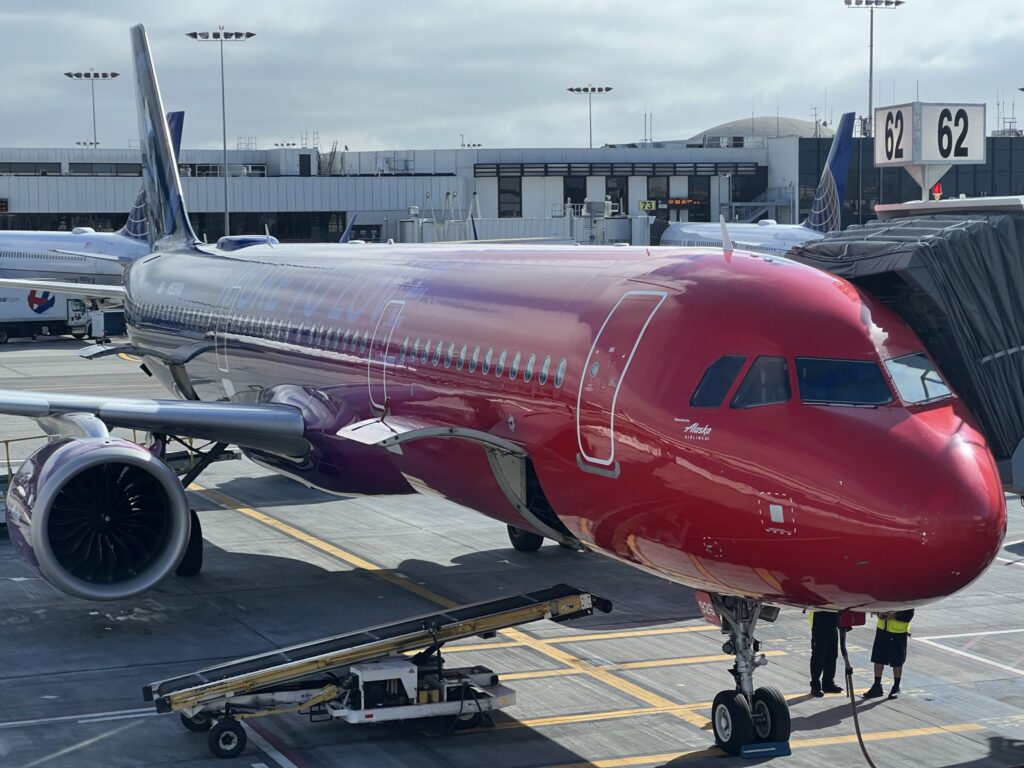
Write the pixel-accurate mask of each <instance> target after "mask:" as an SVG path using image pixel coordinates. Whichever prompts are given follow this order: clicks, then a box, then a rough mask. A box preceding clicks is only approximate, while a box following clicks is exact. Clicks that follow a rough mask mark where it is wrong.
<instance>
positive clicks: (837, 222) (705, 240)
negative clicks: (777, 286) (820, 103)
mask: <svg viewBox="0 0 1024 768" xmlns="http://www.w3.org/2000/svg"><path fill="white" fill-rule="evenodd" d="M852 145H853V112H846V113H844V114H843V116H842V117H841V118H839V127H838V128H837V129H836V135H835V138H834V139H833V140H832V146H831V147H830V148H829V152H828V158H827V160H826V161H825V169H824V170H823V171H822V172H821V179H820V180H819V181H818V187H817V189H816V190H815V193H814V203H813V205H812V206H811V212H810V215H809V216H808V218H807V220H806V221H804V222H803V223H802V224H776V223H775V222H774V221H771V220H770V219H766V220H763V221H759V222H757V223H754V224H745V223H735V222H730V223H729V236H730V237H731V238H732V241H733V245H735V246H736V247H737V248H742V249H745V250H748V251H757V252H758V253H775V254H780V255H781V254H785V253H786V252H787V251H789V250H790V249H791V248H793V247H794V246H797V245H803V244H804V243H808V242H811V241H813V240H820V239H821V238H822V237H824V236H825V234H826V233H827V232H832V231H834V230H838V229H840V228H841V227H842V211H843V200H845V199H846V177H847V174H848V173H849V169H850V148H851V146H852ZM660 244H661V245H671V246H680V245H682V246H708V245H710V246H714V247H722V245H723V243H722V233H721V229H720V228H719V226H718V224H705V223H697V222H684V221H677V222H674V223H672V224H670V225H669V227H668V229H666V230H665V232H664V234H662V236H661V243H660Z"/></svg>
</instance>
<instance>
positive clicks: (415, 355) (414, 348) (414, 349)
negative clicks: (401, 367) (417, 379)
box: [409, 336, 420, 365]
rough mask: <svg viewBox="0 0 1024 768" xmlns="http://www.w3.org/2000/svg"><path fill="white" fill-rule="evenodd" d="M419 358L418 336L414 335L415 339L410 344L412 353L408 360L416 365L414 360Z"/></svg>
mask: <svg viewBox="0 0 1024 768" xmlns="http://www.w3.org/2000/svg"><path fill="white" fill-rule="evenodd" d="M419 358H420V337H419V336H417V337H416V341H414V342H413V345H412V355H410V357H409V362H410V363H412V364H413V365H416V361H417V360H419Z"/></svg>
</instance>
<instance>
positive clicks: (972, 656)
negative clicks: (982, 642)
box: [914, 637, 1024, 677]
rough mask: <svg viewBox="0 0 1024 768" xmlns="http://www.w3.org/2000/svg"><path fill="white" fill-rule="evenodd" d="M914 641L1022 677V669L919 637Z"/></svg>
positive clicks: (1023, 673)
mask: <svg viewBox="0 0 1024 768" xmlns="http://www.w3.org/2000/svg"><path fill="white" fill-rule="evenodd" d="M914 639H915V640H918V641H920V642H922V643H926V644H928V645H930V646H933V647H935V648H938V649H939V650H941V651H948V652H949V653H955V654H956V655H957V656H963V657H964V658H965V659H971V660H972V661H977V662H979V663H980V664H985V665H987V666H989V667H995V668H996V669H1001V670H1003V671H1004V672H1011V673H1012V674H1014V675H1019V676H1020V677H1024V669H1017V667H1011V666H1010V665H1009V664H1000V663H999V662H998V661H992V660H991V659H986V658H985V657H984V656H979V655H977V654H976V653H968V652H967V651H961V650H959V649H957V648H950V647H949V646H948V645H943V644H942V643H936V642H934V641H932V640H925V639H924V638H921V637H917V638H914Z"/></svg>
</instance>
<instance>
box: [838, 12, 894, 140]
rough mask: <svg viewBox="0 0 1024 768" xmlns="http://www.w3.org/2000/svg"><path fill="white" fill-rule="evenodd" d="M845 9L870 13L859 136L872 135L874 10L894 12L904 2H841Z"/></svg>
mask: <svg viewBox="0 0 1024 768" xmlns="http://www.w3.org/2000/svg"><path fill="white" fill-rule="evenodd" d="M843 2H844V3H845V4H846V7H847V8H866V9H868V10H869V11H870V12H871V21H870V25H869V27H868V114H867V117H866V118H865V119H864V122H863V123H862V124H861V129H860V132H861V136H871V135H872V134H873V133H874V119H875V116H874V95H875V9H876V8H878V9H879V10H887V9H888V10H895V9H896V8H899V7H900V6H901V5H903V4H904V3H905V2H906V0H843Z"/></svg>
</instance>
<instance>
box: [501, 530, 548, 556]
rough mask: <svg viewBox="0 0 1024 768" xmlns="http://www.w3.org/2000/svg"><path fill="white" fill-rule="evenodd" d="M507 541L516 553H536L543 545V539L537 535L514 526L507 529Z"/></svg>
mask: <svg viewBox="0 0 1024 768" xmlns="http://www.w3.org/2000/svg"><path fill="white" fill-rule="evenodd" d="M508 540H509V541H511V542H512V547H513V548H514V549H515V550H516V551H517V552H536V551H537V550H538V549H540V545H541V544H543V543H544V537H543V536H541V535H540V534H539V533H530V532H529V531H524V530H523V529H522V528H516V527H515V526H514V525H510V526H509V527H508Z"/></svg>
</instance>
